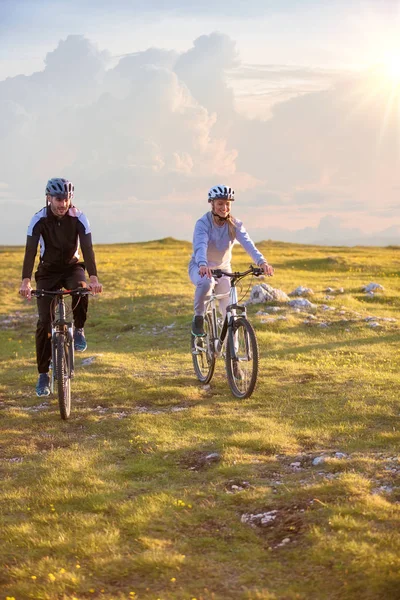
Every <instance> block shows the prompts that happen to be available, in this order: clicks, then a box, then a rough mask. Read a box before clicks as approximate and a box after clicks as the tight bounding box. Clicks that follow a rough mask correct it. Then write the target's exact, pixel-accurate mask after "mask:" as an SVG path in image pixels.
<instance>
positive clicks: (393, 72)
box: [382, 52, 400, 84]
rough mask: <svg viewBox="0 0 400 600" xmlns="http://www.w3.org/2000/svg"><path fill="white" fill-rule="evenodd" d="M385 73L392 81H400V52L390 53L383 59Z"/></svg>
mask: <svg viewBox="0 0 400 600" xmlns="http://www.w3.org/2000/svg"><path fill="white" fill-rule="evenodd" d="M382 66H383V70H384V72H385V75H386V76H387V77H388V79H390V80H391V81H392V83H394V84H396V83H400V52H398V53H397V54H390V55H388V56H387V57H386V58H385V59H384V61H383V65H382Z"/></svg>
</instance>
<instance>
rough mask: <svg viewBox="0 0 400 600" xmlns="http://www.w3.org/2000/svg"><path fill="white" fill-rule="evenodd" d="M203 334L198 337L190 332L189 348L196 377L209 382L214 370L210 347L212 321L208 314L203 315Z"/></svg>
mask: <svg viewBox="0 0 400 600" xmlns="http://www.w3.org/2000/svg"><path fill="white" fill-rule="evenodd" d="M204 332H205V334H206V335H205V336H202V337H199V336H195V335H193V334H191V341H190V349H191V353H192V360H193V367H194V371H195V373H196V376H197V379H198V380H199V381H200V382H201V383H203V384H206V383H209V382H210V381H211V379H212V376H213V375H214V370H215V353H214V349H213V347H212V339H211V334H212V322H211V317H210V315H205V317H204Z"/></svg>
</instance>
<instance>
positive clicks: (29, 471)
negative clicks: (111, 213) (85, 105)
mask: <svg viewBox="0 0 400 600" xmlns="http://www.w3.org/2000/svg"><path fill="white" fill-rule="evenodd" d="M259 247H260V248H261V250H262V251H263V252H264V254H265V255H266V256H267V257H268V259H269V261H270V263H271V264H273V265H274V266H275V267H276V275H275V277H274V279H273V280H268V283H271V284H272V285H274V286H275V287H279V288H281V289H283V290H284V291H286V292H290V291H292V290H293V289H294V288H295V287H297V286H298V285H305V286H307V287H311V288H313V290H314V292H315V295H314V297H313V299H312V301H313V302H315V303H316V304H317V305H318V306H319V308H318V309H317V311H316V313H315V317H316V318H315V319H314V320H310V319H308V318H307V315H306V314H305V313H301V312H300V313H298V312H294V311H293V310H290V309H288V308H287V307H284V310H283V311H282V312H280V313H278V315H280V316H285V317H286V319H280V320H274V321H272V320H270V321H269V322H263V320H265V318H264V317H262V316H261V317H260V316H258V315H256V312H257V311H258V310H260V309H262V310H264V309H265V308H266V306H265V305H256V306H251V307H249V311H248V312H249V316H250V318H251V320H252V322H253V324H254V325H255V328H256V331H257V337H258V341H259V346H260V355H261V365H260V376H259V381H258V385H257V388H256V391H255V393H254V394H253V396H252V397H251V398H250V399H248V400H245V401H239V400H236V399H234V398H233V397H232V396H231V394H230V392H229V389H228V386H227V382H226V377H225V375H224V365H223V362H222V361H221V360H219V361H218V362H217V369H216V374H215V376H214V378H213V380H212V382H211V387H210V388H207V387H206V388H203V387H202V386H201V385H200V384H199V383H198V382H197V381H196V379H195V377H194V373H193V368H192V363H191V356H190V353H189V334H188V332H189V327H190V320H191V315H192V301H193V288H192V285H191V283H190V282H189V279H188V276H187V264H188V260H189V257H190V254H191V246H190V244H188V243H185V242H179V241H176V240H172V239H166V240H160V241H156V242H148V243H143V244H121V245H113V246H98V247H97V248H96V256H97V262H98V266H99V272H100V275H101V277H100V279H101V281H102V283H103V284H104V293H103V295H102V297H101V298H98V299H96V300H93V301H91V305H90V315H89V320H88V323H87V326H86V328H85V329H86V334H87V338H88V343H89V348H88V351H87V352H86V353H85V354H84V355H83V356H78V357H77V366H76V379H75V380H74V382H73V411H72V416H71V419H70V420H69V421H68V422H63V421H61V419H60V416H59V411H58V406H57V401H56V399H55V398H50V399H45V400H44V401H43V399H39V398H37V397H36V395H35V393H34V386H35V382H36V367H35V357H34V329H35V321H36V310H35V304H34V302H32V303H28V302H26V301H22V300H21V299H20V298H19V297H18V295H17V290H18V286H19V278H20V271H21V264H22V259H23V249H22V248H16V247H3V248H2V249H0V254H1V265H2V266H1V277H0V280H1V289H2V294H1V296H0V369H1V379H0V426H1V438H0V440H1V441H0V478H1V491H2V493H1V496H0V532H1V533H0V538H1V544H0V564H1V568H0V600H3V599H4V600H5V599H6V598H15V600H25V599H29V598H34V599H37V600H46V599H48V600H54V599H60V600H72V599H78V600H83V599H86V598H104V599H105V600H122V599H128V598H135V599H136V600H137V599H139V600H157V599H160V600H170V599H171V600H175V599H176V600H191V599H196V600H209V599H214V600H230V599H232V600H236V599H238V600H292V599H293V600H294V599H301V600H310V599H315V600H325V599H327V600H342V599H343V600H346V599H357V600H358V599H359V598H362V599H363V600H376V599H382V600H383V599H384V600H392V599H398V598H400V591H399V590H400V575H399V573H400V533H399V531H400V459H399V444H400V433H399V418H400V401H399V391H400V345H399V342H400V329H399V325H400V321H399V322H397V321H385V320H382V318H388V317H389V318H395V319H397V318H398V316H399V312H400V311H399V309H400V281H399V274H400V249H399V248H397V247H392V248H385V249H383V248H351V249H349V248H324V247H311V246H301V245H295V244H282V243H272V242H262V243H261V244H259ZM234 257H235V262H234V267H235V268H242V267H243V268H244V267H246V266H247V265H248V264H249V260H248V258H247V257H246V255H245V254H244V253H243V251H242V250H241V249H240V248H235V253H234ZM371 281H374V282H377V283H380V284H382V285H383V286H384V287H385V291H384V292H381V293H379V294H376V296H374V297H371V298H369V297H367V296H366V295H365V294H364V293H362V292H361V286H363V285H365V284H368V283H370V282H371ZM252 283H255V282H252ZM328 286H330V287H332V288H335V289H338V288H340V287H343V288H344V293H343V294H340V293H337V292H333V293H332V294H331V296H333V297H332V298H331V299H329V300H326V299H325V296H326V293H325V291H324V290H325V289H326V288H327V287H328ZM246 290H247V284H246V285H244V286H243V293H245V292H246ZM323 304H328V305H330V306H332V307H334V308H335V310H334V311H323V310H322V308H321V305H323ZM271 316H276V315H273V314H272V315H271ZM368 316H375V317H378V318H380V320H379V321H378V322H379V324H380V326H379V327H378V328H376V329H373V328H371V327H369V326H368V322H367V321H366V320H365V319H366V317H368ZM321 323H326V326H325V327H323V326H321ZM171 325H173V326H172V327H169V326H171ZM90 356H92V357H95V360H94V361H93V362H92V364H90V365H87V366H85V365H83V364H82V360H83V359H84V358H87V357H90ZM47 400H48V401H47ZM337 452H341V453H344V454H345V457H344V458H340V455H339V456H335V453H337ZM210 453H218V454H219V455H220V459H219V460H218V461H216V462H211V463H209V462H207V461H206V460H205V456H207V455H208V454H210ZM319 456H324V459H325V460H324V462H323V463H321V464H319V465H313V460H314V458H315V457H319ZM293 463H300V465H296V464H293ZM270 511H277V512H276V513H273V514H274V515H275V518H274V519H273V520H272V521H271V522H270V524H269V525H266V526H261V525H260V523H259V521H258V522H257V521H256V522H255V524H253V525H251V524H249V523H246V522H242V516H243V515H256V514H260V513H266V512H270ZM243 520H245V517H243ZM284 540H289V541H285V542H283V541H284ZM282 542H283V543H282Z"/></svg>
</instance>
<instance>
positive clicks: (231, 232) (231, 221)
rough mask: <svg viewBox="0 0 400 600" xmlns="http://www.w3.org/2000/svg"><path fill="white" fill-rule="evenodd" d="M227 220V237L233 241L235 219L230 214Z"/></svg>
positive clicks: (234, 236)
mask: <svg viewBox="0 0 400 600" xmlns="http://www.w3.org/2000/svg"><path fill="white" fill-rule="evenodd" d="M227 221H228V230H229V237H230V239H231V241H233V240H234V239H235V238H236V219H235V217H234V216H232V215H231V214H230V215H229V217H228V219H227Z"/></svg>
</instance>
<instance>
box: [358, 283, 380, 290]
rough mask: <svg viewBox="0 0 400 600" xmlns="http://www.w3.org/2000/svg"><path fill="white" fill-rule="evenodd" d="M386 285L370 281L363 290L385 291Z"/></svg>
mask: <svg viewBox="0 0 400 600" xmlns="http://www.w3.org/2000/svg"><path fill="white" fill-rule="evenodd" d="M384 289H385V288H384V287H383V285H381V284H380V283H369V284H368V285H364V287H363V288H362V291H363V292H378V291H382V292H383V291H384Z"/></svg>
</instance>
